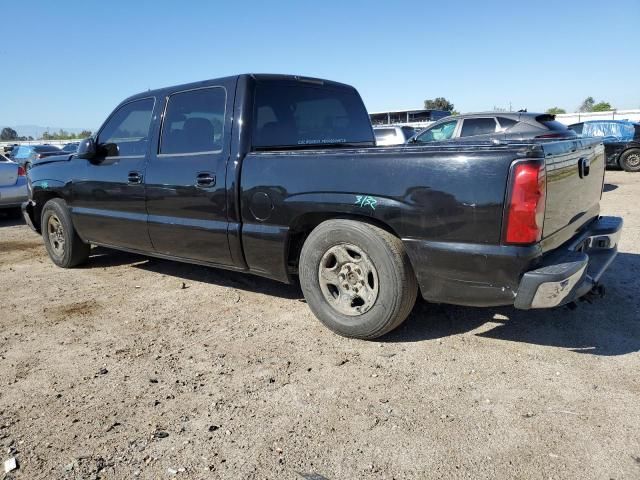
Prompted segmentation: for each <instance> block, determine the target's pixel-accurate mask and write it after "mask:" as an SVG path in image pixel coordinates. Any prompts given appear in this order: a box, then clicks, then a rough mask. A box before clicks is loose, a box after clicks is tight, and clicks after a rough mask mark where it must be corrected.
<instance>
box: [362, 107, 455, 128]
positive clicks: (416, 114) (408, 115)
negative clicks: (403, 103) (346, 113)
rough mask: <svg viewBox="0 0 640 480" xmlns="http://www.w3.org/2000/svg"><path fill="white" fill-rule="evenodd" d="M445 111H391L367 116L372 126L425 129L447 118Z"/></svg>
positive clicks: (447, 113) (448, 113)
mask: <svg viewBox="0 0 640 480" xmlns="http://www.w3.org/2000/svg"><path fill="white" fill-rule="evenodd" d="M449 115H451V112H449V111H447V110H424V109H423V110H393V111H389V112H374V113H371V114H369V117H370V118H371V124H372V125H409V126H412V127H422V126H424V127H426V126H428V125H429V124H431V123H433V122H435V121H436V120H440V119H441V118H444V117H448V116H449Z"/></svg>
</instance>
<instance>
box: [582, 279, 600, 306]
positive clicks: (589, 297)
mask: <svg viewBox="0 0 640 480" xmlns="http://www.w3.org/2000/svg"><path fill="white" fill-rule="evenodd" d="M605 293H606V291H605V288H604V285H602V284H600V283H596V284H595V285H594V286H593V288H591V290H589V292H587V294H586V295H585V296H584V297H582V298H581V299H580V300H582V301H583V302H588V303H593V301H594V300H596V299H598V298H604V295H605Z"/></svg>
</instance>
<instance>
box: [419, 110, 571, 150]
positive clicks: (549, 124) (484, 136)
mask: <svg viewBox="0 0 640 480" xmlns="http://www.w3.org/2000/svg"><path fill="white" fill-rule="evenodd" d="M576 136H577V135H576V133H575V132H574V131H573V130H570V129H569V128H568V127H567V126H566V125H563V124H562V123H560V122H558V121H556V119H555V115H549V114H546V113H528V112H516V113H507V112H486V113H469V114H466V115H454V116H451V117H447V118H443V119H442V120H438V121H437V122H436V123H434V124H433V125H431V126H430V127H429V128H427V129H425V130H422V131H421V132H420V133H418V134H417V135H415V136H413V137H412V138H411V139H409V141H408V143H417V144H420V143H430V142H442V141H448V140H458V141H461V140H462V141H464V140H469V141H487V140H492V139H498V140H530V139H533V138H540V139H545V138H553V139H569V138H575V137H576Z"/></svg>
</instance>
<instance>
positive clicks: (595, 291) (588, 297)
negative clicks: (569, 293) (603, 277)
mask: <svg viewBox="0 0 640 480" xmlns="http://www.w3.org/2000/svg"><path fill="white" fill-rule="evenodd" d="M605 293H606V290H605V288H604V285H602V284H600V283H596V284H595V285H594V286H593V287H592V288H591V290H589V291H588V292H587V293H586V294H585V295H584V296H582V297H580V298H579V300H580V301H581V302H587V303H589V304H591V303H593V301H594V300H596V299H598V298H603V297H604V295H605ZM565 306H566V307H567V308H568V309H569V310H575V309H576V308H578V304H577V303H576V301H575V300H574V301H573V302H569V303H567V304H566V305H565Z"/></svg>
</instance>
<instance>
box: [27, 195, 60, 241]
mask: <svg viewBox="0 0 640 480" xmlns="http://www.w3.org/2000/svg"><path fill="white" fill-rule="evenodd" d="M54 198H59V199H61V200H65V198H64V195H63V194H62V192H60V191H57V190H35V191H34V192H33V197H32V199H33V210H32V212H33V213H32V216H31V221H32V222H33V226H34V227H35V228H36V231H37V232H38V233H42V209H43V208H44V206H45V205H46V203H47V202H48V201H49V200H52V199H54Z"/></svg>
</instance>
